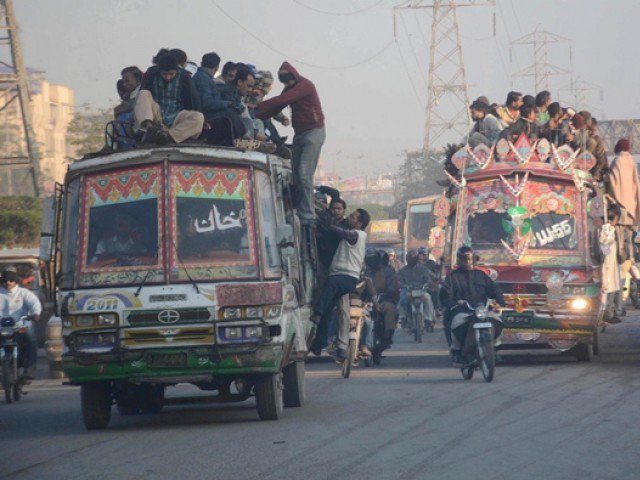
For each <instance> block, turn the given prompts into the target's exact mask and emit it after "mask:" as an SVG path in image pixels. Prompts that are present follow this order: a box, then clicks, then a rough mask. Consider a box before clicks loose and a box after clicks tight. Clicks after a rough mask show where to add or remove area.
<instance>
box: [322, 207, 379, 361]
mask: <svg viewBox="0 0 640 480" xmlns="http://www.w3.org/2000/svg"><path fill="white" fill-rule="evenodd" d="M347 220H348V222H349V228H348V229H345V228H340V227H338V226H337V225H331V226H330V227H328V228H329V230H330V231H332V232H333V233H335V234H336V235H338V236H340V237H341V238H342V240H341V241H340V244H339V245H338V249H337V250H336V253H335V255H334V256H333V261H332V262H331V266H330V267H329V275H328V277H327V281H326V282H325V284H324V288H323V290H322V292H321V293H320V297H319V298H318V300H317V301H316V304H315V305H314V307H313V316H312V317H311V321H312V322H313V323H315V324H316V325H318V330H317V332H316V337H315V339H314V341H313V345H312V346H311V351H312V352H313V353H315V354H319V353H320V352H321V351H322V348H323V347H325V346H326V343H327V330H328V326H329V314H330V313H331V310H332V309H333V307H334V306H335V304H336V302H337V301H338V300H339V299H340V297H342V296H343V295H346V294H348V293H351V292H352V291H354V290H355V288H356V285H357V283H358V281H359V280H360V273H361V271H362V267H363V265H364V254H365V250H366V243H367V234H366V233H365V232H364V230H365V229H366V228H367V226H368V225H369V220H370V216H369V213H368V212H367V211H366V210H363V209H362V208H358V209H357V210H355V211H354V212H353V213H351V215H349V217H348V218H347ZM340 323H341V324H343V325H338V333H339V335H338V349H337V357H338V359H339V360H344V359H345V358H346V353H347V352H346V346H347V342H348V338H346V339H345V338H344V331H345V328H344V327H345V325H344V323H345V322H344V321H341V322H340ZM346 323H347V328H346V331H347V335H346V336H347V337H348V320H347V322H346Z"/></svg>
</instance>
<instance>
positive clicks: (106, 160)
mask: <svg viewBox="0 0 640 480" xmlns="http://www.w3.org/2000/svg"><path fill="white" fill-rule="evenodd" d="M176 155H180V159H181V160H184V159H188V160H195V161H198V160H206V159H215V160H222V161H224V162H228V163H238V164H252V165H255V166H258V167H262V168H267V167H268V166H269V165H270V164H280V165H283V166H286V167H289V168H290V161H289V160H285V159H282V158H281V157H278V156H276V155H269V154H266V153H261V152H255V151H245V150H240V149H237V148H228V147H215V146H211V145H201V144H191V145H188V144H187V145H184V144H183V145H171V146H162V147H150V148H136V149H131V150H127V151H123V152H114V153H108V154H105V155H99V156H95V157H92V158H87V159H83V160H77V161H75V162H73V163H72V164H71V165H69V173H70V174H77V173H80V172H83V171H85V170H94V169H95V170H102V169H104V168H109V167H116V166H127V165H130V164H136V163H139V162H145V161H155V160H162V159H170V158H173V157H175V156H176Z"/></svg>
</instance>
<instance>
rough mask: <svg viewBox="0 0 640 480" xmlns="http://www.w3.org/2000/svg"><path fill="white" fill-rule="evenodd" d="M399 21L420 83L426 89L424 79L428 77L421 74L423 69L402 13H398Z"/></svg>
mask: <svg viewBox="0 0 640 480" xmlns="http://www.w3.org/2000/svg"><path fill="white" fill-rule="evenodd" d="M400 21H401V22H402V26H403V28H404V33H405V35H406V36H407V40H408V41H409V48H411V53H412V54H413V59H414V60H415V62H416V66H417V67H418V71H419V72H420V76H422V81H423V82H424V86H425V88H426V87H427V82H426V79H427V76H428V75H427V74H423V71H422V68H423V67H422V65H421V63H420V60H419V59H418V54H417V53H416V49H415V48H414V47H413V42H412V41H411V35H410V34H409V28H408V27H407V24H406V22H405V19H404V15H403V13H402V11H400ZM425 46H426V43H425ZM423 75H424V76H423Z"/></svg>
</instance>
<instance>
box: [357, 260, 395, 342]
mask: <svg viewBox="0 0 640 480" xmlns="http://www.w3.org/2000/svg"><path fill="white" fill-rule="evenodd" d="M364 263H365V266H366V268H365V275H366V276H367V277H368V278H369V279H370V280H371V282H372V283H373V288H374V289H375V291H376V294H377V297H378V299H377V304H378V310H379V312H380V315H381V316H382V319H383V321H384V330H385V335H384V339H383V343H384V344H385V345H386V346H389V345H391V344H392V343H393V332H394V331H395V327H396V304H397V303H398V299H399V296H400V292H399V290H400V289H399V283H398V278H397V275H396V272H395V270H394V269H393V267H392V266H390V265H389V255H388V254H387V253H386V252H383V251H381V250H376V249H375V248H368V249H367V251H366V252H365V256H364Z"/></svg>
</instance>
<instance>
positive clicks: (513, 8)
mask: <svg viewBox="0 0 640 480" xmlns="http://www.w3.org/2000/svg"><path fill="white" fill-rule="evenodd" d="M509 3H510V4H511V11H512V12H513V16H514V17H515V19H516V24H517V25H518V30H520V35H522V34H523V32H522V26H521V25H520V19H519V18H518V14H517V13H516V9H515V7H514V6H513V0H509Z"/></svg>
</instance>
